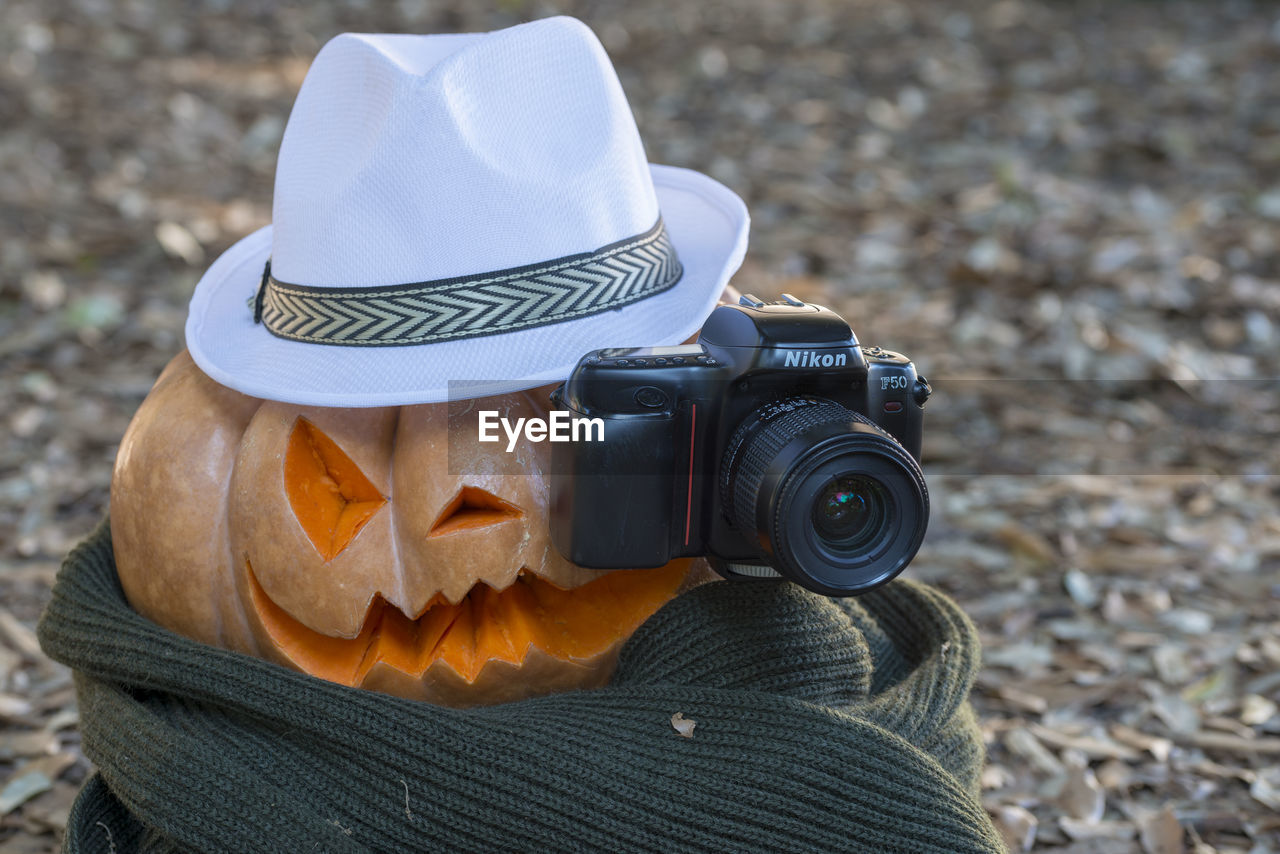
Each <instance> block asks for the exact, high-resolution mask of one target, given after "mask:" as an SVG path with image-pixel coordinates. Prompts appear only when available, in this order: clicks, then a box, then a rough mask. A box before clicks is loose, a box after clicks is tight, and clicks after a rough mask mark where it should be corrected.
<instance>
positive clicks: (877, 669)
mask: <svg viewBox="0 0 1280 854" xmlns="http://www.w3.org/2000/svg"><path fill="white" fill-rule="evenodd" d="M39 636H40V641H41V644H42V645H43V646H44V649H45V650H46V651H47V652H48V654H49V655H50V656H51V657H53V658H55V659H57V660H59V661H61V662H63V663H65V664H67V665H68V666H70V667H71V668H73V670H74V671H75V678H76V686H77V692H78V696H79V702H80V717H81V730H82V733H83V744H84V751H85V753H86V755H88V757H89V758H90V759H92V760H93V761H94V763H95V764H96V765H97V766H98V769H99V770H98V773H97V774H95V775H94V776H93V777H92V778H90V780H89V781H88V783H87V784H86V785H85V787H84V789H83V790H82V791H81V793H80V795H79V797H78V799H77V801H76V804H75V807H74V809H73V810H72V813H71V818H70V821H69V823H68V827H67V836H66V841H65V846H64V850H65V851H69V852H88V851H95V852H96V851H102V852H108V851H115V852H125V851H132V850H144V851H229V852H254V851H264V852H279V851H299V852H306V851H313V850H314V851H331V852H346V851H351V852H355V851H370V850H376V851H416V850H424V851H446V850H447V851H540V852H541V851H609V852H623V851H662V852H683V851H690V852H691V851H813V852H833V851H866V852H911V854H920V853H921V852H938V854H942V852H947V854H958V852H999V851H1002V850H1003V846H1002V845H1001V843H1000V842H999V840H998V836H997V835H996V833H995V830H994V828H993V827H992V825H991V822H990V819H989V818H988V816H987V815H986V813H985V812H984V811H983V809H982V807H981V805H980V803H979V801H978V798H977V776H978V772H979V770H980V766H981V762H982V757H983V753H982V743H981V739H980V735H979V732H978V730H977V726H976V723H975V720H974V717H973V713H972V711H971V709H970V707H969V705H968V701H967V698H968V693H969V689H970V686H971V685H972V682H973V677H974V675H975V673H976V670H977V667H978V660H979V649H978V640H977V635H976V632H975V631H974V628H973V626H972V624H971V623H970V622H969V621H968V619H967V618H965V616H964V615H963V614H962V613H961V612H960V611H959V609H958V608H957V607H956V606H955V604H954V603H953V602H951V601H950V600H949V599H948V598H946V597H945V596H944V595H942V594H941V593H939V592H937V591H935V590H933V589H931V588H929V587H926V586H924V585H920V584H915V583H911V582H907V581H902V580H899V581H895V582H893V583H891V584H889V585H887V586H885V587H882V588H880V589H878V590H876V591H873V592H871V593H869V594H866V595H864V596H861V597H859V598H858V599H856V600H839V601H835V600H830V599H826V598H823V597H820V596H816V595H814V594H812V593H809V592H807V591H805V590H803V589H801V588H800V587H798V586H796V585H793V584H789V583H786V582H768V581H766V582H751V583H713V584H708V585H704V586H702V587H698V588H695V589H694V590H691V591H689V592H687V593H685V594H683V595H681V596H680V597H677V598H676V599H675V600H673V601H672V602H670V603H668V604H667V605H666V606H664V607H663V608H662V609H660V610H659V611H658V612H657V613H656V614H655V615H654V616H653V617H651V618H650V619H649V620H648V621H647V622H646V623H645V624H644V625H643V626H641V628H640V629H639V630H638V631H637V632H636V633H635V635H633V636H632V638H631V639H630V640H629V641H628V642H627V644H626V646H625V647H624V649H623V651H622V654H621V656H620V659H619V664H618V670H617V672H616V674H615V676H614V678H613V680H612V682H611V683H610V685H608V686H607V687H605V688H601V689H598V690H593V691H579V692H570V693H565V694H556V695H552V696H548V697H541V698H537V699H530V700H524V701H520V702H516V703H509V704H506V705H501V706H492V707H488V708H478V709H466V710H459V709H448V708H442V707H439V706H434V705H430V704H427V703H420V702H414V701H410V700H403V699H400V698H396V697H390V696H386V695H383V694H378V693H374V692H370V691H362V690H357V689H352V688H347V687H344V686H340V685H336V684H332V683H329V682H325V681H323V680H320V679H316V678H314V677H311V676H307V675H304V674H301V673H295V672H293V671H290V670H287V669H285V668H282V667H280V666H278V665H275V664H272V663H270V662H266V661H261V660H258V659H255V658H252V657H249V656H246V655H242V654H240V653H236V652H230V651H227V650H222V649H217V648H214V647H210V646H206V645H203V644H200V643H196V642H195V641H191V640H188V639H186V638H183V637H180V636H178V635H176V634H174V633H172V632H170V631H168V630H166V629H163V628H161V627H159V626H158V625H156V624H154V623H152V622H150V621H149V620H147V619H145V618H143V617H141V616H140V615H138V614H137V613H136V612H134V611H133V610H132V609H131V608H130V607H129V605H128V603H127V601H126V600H125V598H124V594H123V592H122V590H121V588H120V584H119V581H118V580H117V578H116V573H115V564H114V562H113V559H112V551H111V536H110V531H109V529H108V527H107V525H106V524H105V523H104V524H102V525H101V526H100V527H99V528H98V530H97V531H96V532H95V533H94V534H93V535H92V536H91V537H90V538H89V539H88V540H86V541H85V542H84V543H82V544H81V545H80V546H78V547H77V548H76V549H75V551H73V552H72V554H71V555H70V557H69V558H68V559H67V561H66V563H65V564H64V565H63V567H62V570H61V572H60V573H59V576H58V581H57V584H56V585H55V587H54V591H53V599H52V601H51V603H50V604H49V607H48V609H47V610H46V612H45V614H44V616H43V617H42V619H41V622H40V626H39ZM677 712H679V713H681V714H683V716H684V717H685V718H686V719H689V720H693V721H695V722H696V724H695V728H694V730H693V733H692V737H689V738H686V737H682V736H681V735H680V734H679V733H678V732H677V731H676V730H675V729H674V728H673V726H672V722H671V719H672V715H674V714H675V713H677Z"/></svg>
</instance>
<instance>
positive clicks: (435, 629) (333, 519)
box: [111, 353, 704, 705]
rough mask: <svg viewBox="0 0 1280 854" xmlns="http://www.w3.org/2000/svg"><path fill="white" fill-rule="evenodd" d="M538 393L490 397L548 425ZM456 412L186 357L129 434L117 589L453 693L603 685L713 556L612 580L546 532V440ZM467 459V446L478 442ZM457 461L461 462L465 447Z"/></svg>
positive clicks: (322, 661) (315, 671) (442, 698)
mask: <svg viewBox="0 0 1280 854" xmlns="http://www.w3.org/2000/svg"><path fill="white" fill-rule="evenodd" d="M546 391H547V390H546V389H541V390H537V391H533V392H521V393H517V394H512V395H505V396H502V397H495V398H486V399H485V408H487V409H497V410H500V411H504V414H505V415H507V416H508V417H511V418H517V417H532V416H539V417H541V416H544V415H545V414H546V409H547V406H548V404H547V402H546ZM449 428H450V422H449V417H448V405H447V404H428V405H422V406H408V407H381V408H369V409H339V408H324V407H307V406H297V405H292V404H284V403H277V402H271V401H265V402H264V401H261V400H257V399H254V398H249V397H246V396H244V395H241V394H239V393H237V392H234V391H231V390H230V389H227V388H225V387H223V386H220V385H218V384H216V383H214V382H213V381H212V380H210V379H209V378H208V377H206V376H205V375H204V374H203V373H202V372H201V371H200V370H199V368H197V367H196V366H195V364H194V363H193V362H192V361H191V359H190V357H189V356H187V355H186V354H185V353H183V354H181V355H179V356H178V357H177V358H175V359H174V361H173V362H172V363H171V364H170V365H169V367H168V368H167V369H166V370H165V372H164V374H162V376H161V378H160V380H159V381H158V382H157V383H156V386H155V388H154V389H153V390H152V392H151V394H150V396H149V397H148V399H147V400H146V401H145V402H144V404H143V406H142V407H141V409H140V410H139V411H138V414H137V415H136V416H135V418H134V421H133V423H132V424H131V425H130V428H129V431H128V432H127V433H126V435H125V438H124V441H123V443H122V445H121V449H120V454H119V457H118V459H117V464H116V471H115V476H114V479H113V483H112V495H111V507H112V511H111V522H112V534H113V542H114V548H115V554H116V560H117V570H118V572H119V575H120V579H121V583H122V585H123V586H124V589H125V593H126V595H127V596H128V598H129V601H130V602H131V603H132V604H133V606H134V607H135V608H136V609H138V610H139V611H140V612H141V613H142V614H144V615H145V616H148V617H150V618H151V619H153V620H155V621H157V622H159V623H161V624H162V625H165V626H167V627H168V628H170V629H172V630H174V631H177V632H179V633H181V634H185V635H188V636H190V637H193V638H195V639H197V640H201V641H203V642H206V643H211V644H215V645H220V646H224V647H228V648H230V649H235V650H239V651H242V652H247V653H250V654H254V655H259V656H262V657H265V658H270V659H273V660H275V661H277V662H279V663H282V664H285V665H287V666H290V667H294V668H297V669H299V670H302V671H304V672H307V673H310V674H312V675H315V676H319V677H322V678H325V679H329V680H331V681H334V682H339V683H342V684H345V685H351V686H356V687H365V688H373V689H376V690H382V691H386V692H388V693H392V694H397V695H400V696H406V697H412V698H419V699H425V700H429V701H433V702H440V703H448V704H453V705H474V704H479V703H492V702H501V701H504V700H510V699H518V698H521V697H526V696H530V695H533V694H540V693H547V692H551V691H557V690H567V689H571V688H578V687H586V686H591V685H596V684H600V683H602V682H603V681H605V680H606V679H607V678H608V675H609V673H610V672H611V670H612V664H613V660H614V658H615V656H616V654H617V651H618V649H619V647H620V646H621V644H622V642H623V641H625V640H626V638H627V637H629V636H630V635H631V633H632V632H634V631H635V629H636V628H637V627H638V626H639V625H640V623H641V622H643V621H644V620H645V619H646V618H647V617H648V616H649V615H650V614H652V613H653V612H654V611H655V610H657V608H658V607H659V606H661V605H662V604H663V603H664V602H666V601H667V600H668V599H670V598H671V597H672V596H674V595H675V594H676V593H677V592H678V591H679V590H680V589H682V586H684V585H687V584H690V583H692V582H693V580H694V579H695V578H700V577H702V572H703V571H704V570H703V569H702V568H701V567H700V566H699V567H698V568H697V569H695V568H694V564H693V563H692V562H690V561H677V562H674V563H672V564H670V565H668V566H667V567H664V568H662V569H657V570H630V571H625V570H624V571H615V572H601V571H598V570H591V569H585V568H582V567H578V566H575V565H573V564H571V563H569V562H568V561H566V560H564V559H563V558H562V557H561V556H560V554H559V553H558V552H557V551H556V550H555V548H554V547H553V546H552V544H551V540H550V531H549V528H548V522H547V502H548V498H549V495H548V488H547V482H546V476H545V471H546V464H547V458H548V454H549V452H548V451H547V446H546V445H539V444H533V443H529V442H527V441H525V440H524V439H521V440H519V442H518V444H517V447H516V448H515V449H514V450H513V452H512V453H513V454H514V456H515V458H516V459H515V463H516V470H518V472H519V473H514V474H513V473H511V471H512V466H511V460H510V459H498V458H497V457H496V456H495V455H503V456H505V455H506V451H505V442H504V443H501V444H500V445H485V446H481V445H479V444H478V443H470V444H468V443H456V444H455V446H454V448H453V449H452V452H453V454H454V456H453V458H452V463H453V465H452V469H453V471H454V472H464V473H463V474H456V473H450V468H451V466H450V456H449V454H450V448H449ZM468 449H469V450H468ZM459 453H462V454H463V455H464V457H465V458H461V459H460V458H459V456H458V455H459Z"/></svg>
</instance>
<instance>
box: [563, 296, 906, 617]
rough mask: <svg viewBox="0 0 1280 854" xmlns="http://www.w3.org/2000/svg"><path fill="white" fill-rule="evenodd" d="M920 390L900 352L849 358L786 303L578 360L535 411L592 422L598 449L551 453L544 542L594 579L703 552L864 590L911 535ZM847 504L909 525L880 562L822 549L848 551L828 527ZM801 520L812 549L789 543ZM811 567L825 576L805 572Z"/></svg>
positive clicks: (810, 317)
mask: <svg viewBox="0 0 1280 854" xmlns="http://www.w3.org/2000/svg"><path fill="white" fill-rule="evenodd" d="M929 391H930V390H929V385H928V382H927V381H926V380H925V379H924V378H922V377H919V376H917V374H916V369H915V366H914V365H913V364H912V363H911V361H910V360H909V359H907V358H906V357H905V356H903V355H901V354H899V353H894V352H890V351H887V350H881V349H880V348H878V347H871V348H862V347H860V346H859V344H858V340H857V337H856V336H855V335H854V333H853V330H852V329H850V328H849V325H848V324H847V323H846V322H845V321H844V320H843V319H842V318H841V317H840V316H839V315H837V314H836V313H835V312H833V311H831V310H829V309H827V308H824V307H822V306H818V305H811V304H806V303H804V302H801V301H800V300H798V299H795V298H794V297H791V296H789V295H784V296H783V299H782V300H780V301H778V302H775V303H765V302H763V301H761V300H759V299H756V298H755V297H752V296H749V295H748V296H744V297H742V299H741V301H740V303H739V304H738V305H732V306H720V307H718V308H716V309H715V310H714V311H713V312H712V313H711V315H710V317H709V318H708V319H707V321H706V323H705V324H704V325H703V327H702V331H701V334H700V336H699V338H698V341H697V343H695V344H689V345H683V346H675V347H646V348H621V349H619V348H613V349H603V350H596V351H593V352H591V353H588V354H587V355H585V356H584V357H583V358H582V359H581V360H580V361H579V363H578V365H577V367H576V368H575V370H574V371H573V374H572V375H571V376H570V378H569V379H568V380H567V381H566V382H565V383H564V384H563V385H562V386H560V387H559V388H558V389H557V390H556V391H555V392H554V393H553V396H552V400H553V405H555V406H556V408H560V409H565V410H568V411H569V412H570V413H571V416H572V417H574V418H588V419H590V418H599V419H601V420H602V422H603V431H602V432H603V441H598V442H573V443H563V444H557V445H554V446H553V450H552V454H553V462H552V472H553V474H552V506H551V532H552V539H553V542H554V543H555V545H556V547H557V549H559V551H560V552H561V553H562V554H563V555H564V556H565V557H567V558H568V559H569V560H571V561H573V562H574V563H576V564H579V565H581V566H588V567H595V568H600V569H614V568H640V567H657V566H662V565H663V564H666V563H667V562H669V561H670V560H672V559H673V558H676V557H681V556H701V555H705V556H707V557H708V558H709V559H710V561H711V563H712V566H713V567H714V568H715V569H716V571H717V572H719V573H720V574H721V575H724V576H725V577H741V576H747V577H768V576H774V575H776V574H782V575H784V576H786V577H790V578H793V580H797V581H800V583H802V584H805V586H807V587H810V588H811V589H814V590H818V591H819V592H823V593H826V594H828V595H849V594H851V593H857V592H861V591H863V590H865V589H869V588H870V587H873V586H876V585H877V584H880V583H883V582H884V581H887V580H888V579H889V578H891V577H893V576H894V575H896V574H897V572H899V571H900V570H901V568H902V567H903V566H905V565H906V563H907V562H908V561H909V560H910V558H911V557H912V556H914V554H915V550H916V549H917V548H918V547H919V540H920V538H922V537H923V533H924V520H925V519H927V514H928V498H927V492H926V491H925V488H924V480H923V477H922V476H921V475H920V474H919V467H918V465H917V463H918V459H919V455H920V445H921V438H922V424H923V410H922V406H923V405H924V402H925V400H927V398H928V396H929ZM824 449H825V450H824ZM824 467H825V468H824ZM797 478H800V480H797ZM841 478H844V479H843V480H841ZM850 478H853V480H850ZM805 483H808V484H809V486H808V487H805V485H804V484H805ZM788 484H790V486H788ZM832 484H834V485H832ZM842 485H843V486H842ZM824 487H825V489H826V492H825V493H823V492H821V490H823V489H824ZM806 490H807V491H806ZM815 490H816V491H815ZM913 491H915V492H917V493H918V497H915V496H912V495H911V494H909V493H911V492H913ZM808 492H813V493H814V496H811V497H808V498H806V495H807V494H808ZM873 493H874V494H873ZM788 496H790V497H788ZM824 496H825V498H824ZM797 501H799V502H801V504H802V505H804V506H802V507H801V508H800V509H799V510H796V509H795V508H793V507H791V505H792V504H795V503H796V502H797ZM823 501H825V502H826V503H825V504H821V506H819V504H820V503H821V502H823ZM805 502H808V504H805ZM850 502H854V503H853V504H851V503H850ZM859 502H860V503H859ZM809 505H813V506H812V508H810V507H809ZM855 505H856V508H857V509H856V515H858V517H859V518H860V519H861V520H862V523H861V524H862V526H863V528H866V527H867V526H868V525H870V524H871V521H874V520H873V519H872V518H871V517H872V515H874V514H872V513H871V511H872V510H874V509H875V507H873V506H872V505H876V506H878V507H879V513H880V516H884V515H885V513H898V514H901V513H902V512H905V511H906V510H908V509H909V508H908V507H907V505H910V508H914V509H911V512H912V513H915V514H916V515H917V516H920V517H921V518H919V519H917V520H916V521H914V522H912V524H911V525H910V527H911V530H910V531H909V532H907V534H904V535H903V536H898V537H896V538H890V539H891V540H892V541H886V542H884V543H880V544H879V546H880V550H881V552H883V551H884V550H885V549H890V550H891V551H895V552H896V553H895V554H893V555H890V558H889V559H887V560H886V559H884V555H883V554H881V555H880V559H879V560H878V562H877V560H875V559H872V558H874V557H875V556H874V555H862V556H861V559H854V558H857V557H858V556H857V555H853V552H850V549H849V548H844V547H841V548H836V549H835V550H834V552H832V550H831V549H827V548H825V547H826V546H828V545H831V543H836V544H837V545H839V544H840V543H844V545H845V546H848V545H849V544H850V543H853V540H852V539H850V538H849V536H846V535H849V534H850V530H851V528H850V526H851V525H856V524H860V523H859V522H858V519H852V518H844V519H843V521H842V519H841V518H837V517H840V515H841V514H842V513H844V514H845V515H846V516H847V515H848V511H849V510H850V508H851V507H854V506H855ZM806 513H807V514H808V515H806ZM832 519H835V521H834V522H833V521H832ZM815 520H816V521H815ZM881 521H882V523H883V522H884V520H883V519H882V520H881ZM890 521H892V520H890ZM908 521H911V520H908ZM815 525H816V527H817V528H818V536H817V538H816V539H815V538H814V536H813V535H811V534H805V533H804V530H805V529H806V528H808V527H813V526H815ZM882 526H883V525H882ZM824 532H825V533H831V532H834V535H838V536H834V535H833V537H826V536H825V533H824ZM854 533H856V532H854ZM863 533H864V534H865V533H866V532H865V531H864V532H863ZM806 537H807V539H808V540H810V541H811V542H808V544H807V545H806V543H805V542H802V541H804V540H805V539H806ZM841 537H843V539H841ZM855 539H856V538H855ZM784 540H785V541H788V542H789V543H790V544H789V545H788V544H787V543H784V542H782V541H784ZM828 540H830V541H831V542H827V541H828ZM863 540H864V541H865V540H866V537H865V536H864V537H863ZM862 545H863V546H867V547H868V548H870V547H871V544H869V543H868V542H864V543H863V544H862ZM815 549H816V552H815ZM824 550H825V551H824ZM872 550H873V551H874V549H872ZM854 551H855V552H856V551H857V549H854ZM846 552H848V553H849V554H845V553H846ZM908 552H909V553H908ZM810 553H813V554H810ZM824 554H825V557H824ZM806 555H808V557H806ZM851 555H852V556H853V557H852V558H850V556H851ZM904 555H905V557H904ZM845 558H850V559H845ZM851 560H852V562H851ZM859 560H861V562H859ZM868 560H869V561H870V562H869V563H868ZM806 561H807V563H808V567H807V568H806V567H805V566H804V564H805V563H806ZM797 564H799V566H797ZM822 564H832V566H821V567H819V569H821V570H822V571H815V567H816V566H818V565H822ZM842 564H843V568H842V566H841V565H842ZM854 564H857V565H856V566H855V565H854ZM869 567H870V568H869ZM797 576H801V577H797Z"/></svg>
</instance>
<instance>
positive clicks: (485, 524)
mask: <svg viewBox="0 0 1280 854" xmlns="http://www.w3.org/2000/svg"><path fill="white" fill-rule="evenodd" d="M523 518H524V511H523V510H521V509H520V508H519V507H517V506H516V505H514V504H512V503H511V502H510V501H503V500H502V499H501V498H499V497H498V496H496V495H494V494H493V493H492V492H487V491H485V490H483V489H480V488H479V487H475V486H464V487H462V489H460V490H459V491H458V494H457V496H456V497H455V498H454V499H453V501H451V502H449V504H448V506H447V507H445V508H444V510H443V511H442V512H441V513H440V515H439V517H437V518H436V521H435V524H433V525H432V526H431V531H430V532H429V533H428V534H427V536H428V537H429V538H435V537H447V536H450V535H451V534H455V533H458V532H460V531H475V530H478V529H482V528H489V527H492V526H494V525H501V524H502V523H503V522H508V521H511V520H513V519H514V520H518V519H523Z"/></svg>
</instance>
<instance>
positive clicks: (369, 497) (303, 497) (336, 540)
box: [284, 417, 387, 561]
mask: <svg viewBox="0 0 1280 854" xmlns="http://www.w3.org/2000/svg"><path fill="white" fill-rule="evenodd" d="M284 484H285V490H286V491H287V492H288V494H289V504H290V506H291V507H292V508H293V515H294V516H295V517H296V518H297V520H298V523H299V524H300V525H302V529H303V530H304V531H306V532H307V538H308V539H310V540H311V544H312V545H313V546H315V547H316V551H317V552H319V553H320V556H321V557H322V558H324V559H325V560H326V561H330V560H333V558H334V557H335V556H336V555H337V554H338V553H339V552H341V551H342V550H343V549H345V548H346V547H347V544H348V543H350V542H351V541H352V539H354V538H355V535H356V534H358V533H360V529H361V528H363V527H364V526H365V524H366V523H367V522H368V521H369V520H370V519H372V518H373V514H374V513H377V512H378V510H380V509H381V508H382V505H383V504H386V503H387V499H386V497H385V496H383V494H382V493H381V492H379V491H378V488H377V487H376V486H374V485H373V484H372V483H370V482H369V478H367V477H365V475H364V472H362V471H360V467H359V466H357V465H356V464H355V463H354V462H352V461H351V458H350V457H349V456H347V455H346V453H345V452H344V451H343V450H342V449H341V448H339V447H338V444H337V443H336V442H334V441H333V440H332V439H330V438H329V437H328V436H326V435H325V434H324V432H323V431H322V430H320V429H319V428H317V427H316V426H315V425H314V424H312V423H311V422H310V421H308V420H307V419H305V418H301V417H299V418H298V420H297V421H296V422H294V425H293V432H292V433H290V434H289V446H288V449H287V450H286V451H285V458H284Z"/></svg>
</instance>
